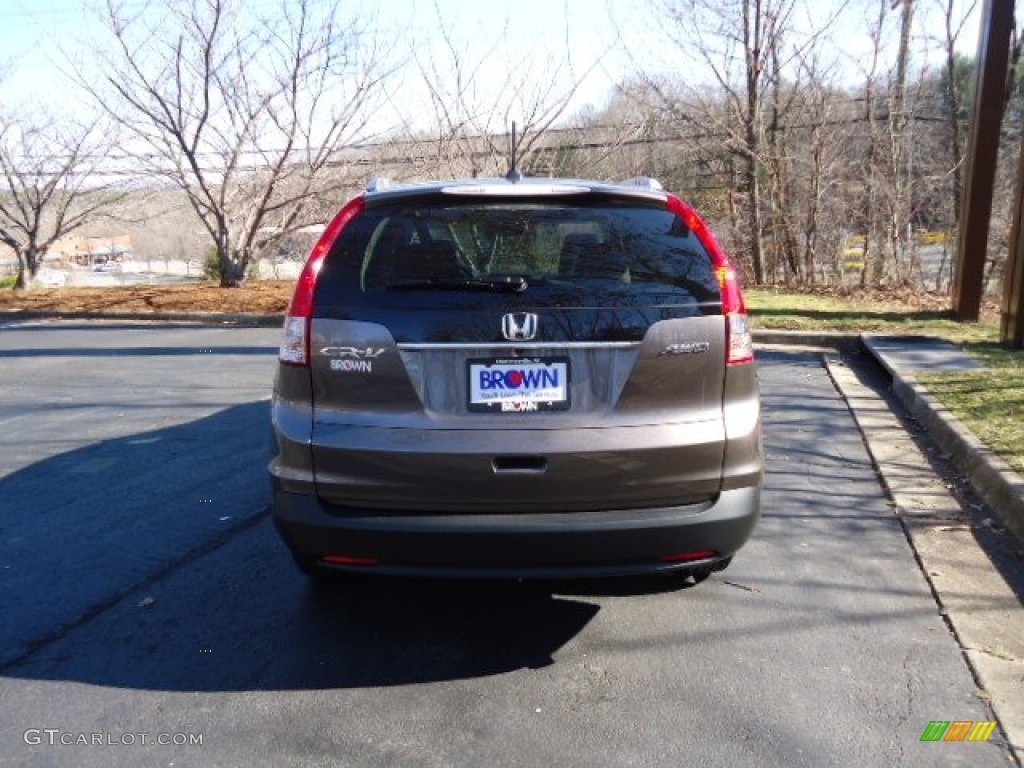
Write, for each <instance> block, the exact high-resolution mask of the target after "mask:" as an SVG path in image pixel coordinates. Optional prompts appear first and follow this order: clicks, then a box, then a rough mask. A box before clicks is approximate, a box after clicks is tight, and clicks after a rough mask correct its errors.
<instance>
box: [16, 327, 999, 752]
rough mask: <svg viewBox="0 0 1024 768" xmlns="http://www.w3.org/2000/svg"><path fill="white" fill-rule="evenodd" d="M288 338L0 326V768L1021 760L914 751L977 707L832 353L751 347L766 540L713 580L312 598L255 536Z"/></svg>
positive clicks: (285, 561) (937, 746)
mask: <svg viewBox="0 0 1024 768" xmlns="http://www.w3.org/2000/svg"><path fill="white" fill-rule="evenodd" d="M276 344H277V332H276V331H275V330H273V329H254V328H231V327H210V326H163V325H152V326H150V325H144V324H106V325H103V324H96V323H79V324H74V323H38V324H31V325H24V326H18V325H9V326H6V327H4V328H2V329H0V606H2V608H3V610H2V611H0V723H2V725H0V764H3V765H46V766H60V765H68V766H93V765H94V766H108V765H132V766H134V765H169V764H173V765H175V766H181V765H203V766H207V765H224V766H235V765H239V766H241V765H274V766H279V765H292V764H294V765H351V766H490V765H522V766H547V765H559V766H648V765H650V766H654V765H658V766H662V765H672V764H676V765H730V766H732V765H787V766H826V765H836V766H840V765H856V766H876V765H877V766H892V765H913V766H928V765H936V766H938V765H943V766H948V765H964V766H1005V765H1012V764H1014V763H1013V758H1012V756H1011V754H1010V752H1009V750H1008V748H1007V745H1006V742H1005V738H1004V736H1003V735H1002V733H1001V731H1000V729H998V728H997V729H996V730H995V732H994V733H993V734H992V736H991V738H990V739H989V740H988V741H987V742H981V743H976V742H961V743H953V742H922V741H921V736H922V733H923V732H924V730H925V729H926V728H927V727H928V725H929V723H930V722H931V721H936V720H950V721H953V720H956V721H990V720H992V719H993V715H992V711H991V710H990V708H989V707H988V705H987V703H986V701H985V697H984V696H983V695H979V693H980V692H979V690H978V687H977V685H976V683H975V680H974V678H973V677H972V674H971V671H970V669H969V667H968V665H967V664H966V662H965V659H964V655H963V653H962V651H961V648H960V646H959V645H958V643H957V641H956V638H954V636H953V635H952V634H951V633H950V631H949V628H948V626H947V624H946V622H945V621H944V618H943V616H942V612H941V609H940V606H939V604H938V603H937V602H936V599H935V596H934V595H933V593H932V591H931V588H930V586H929V584H928V582H927V581H926V580H925V578H924V575H923V574H922V572H921V569H920V567H919V565H918V562H917V560H916V559H915V554H914V550H913V549H912V548H911V546H910V544H909V543H908V540H907V537H906V535H905V533H904V530H903V528H902V527H901V525H900V522H899V521H898V520H897V518H896V516H895V515H894V514H893V511H892V508H891V503H890V500H889V499H888V497H887V496H886V493H885V491H884V489H883V485H882V482H881V481H880V478H879V476H878V474H877V472H876V469H875V467H874V465H873V464H872V462H871V459H870V457H869V455H868V453H867V450H866V448H865V445H864V442H863V439H862V436H861V433H860V431H859V430H858V427H857V425H856V423H855V422H854V419H853V417H852V416H851V414H850V411H849V409H848V408H847V405H846V403H845V402H844V400H843V399H842V398H841V397H840V395H839V394H838V392H837V391H836V389H835V387H834V385H833V383H832V380H831V379H830V378H829V376H828V374H827V372H826V370H825V369H824V368H823V367H822V364H821V360H820V355H816V354H814V353H811V352H798V351H783V350H767V351H764V352H762V353H761V355H760V366H761V368H760V371H761V382H762V390H763V397H764V406H765V427H766V432H765V444H766V452H767V460H768V461H767V476H766V487H765V495H764V515H763V517H762V520H761V522H760V524H759V527H758V529H757V531H756V532H755V534H754V538H753V539H752V541H751V542H750V544H748V546H747V547H746V548H745V549H744V550H743V551H742V552H741V553H740V554H739V555H738V556H737V558H736V561H735V562H734V564H733V566H732V567H731V568H729V569H728V570H726V571H724V572H722V573H719V574H715V575H713V576H712V577H711V578H710V579H709V580H708V581H707V582H705V583H704V584H701V585H699V586H696V587H693V588H680V587H679V586H678V585H677V584H674V583H666V582H665V581H661V580H654V581H650V580H646V581H639V582H637V581H629V582H622V581H619V582H611V583H604V582H599V583H568V584H540V585H518V584H483V585H481V584H475V585H474V584H460V583H432V582H426V583H402V582H392V581H382V582H377V581H365V582H359V583H356V584H353V585H350V586H346V587H344V588H336V589H326V590H325V589H316V588H313V587H311V586H310V585H308V584H307V583H306V581H305V579H304V577H302V576H301V575H299V574H298V572H297V571H296V570H295V569H294V567H293V566H292V564H291V562H290V560H289V557H288V555H287V552H286V551H285V549H284V547H283V545H282V544H281V543H280V542H279V541H278V539H277V538H276V534H275V533H274V531H273V529H272V527H271V525H270V523H269V519H268V504H269V488H268V484H267V481H266V477H265V462H266V458H267V454H268V440H269V433H268V426H267V412H268V402H267V398H268V395H269V390H270V383H271V377H272V375H273V368H274V362H275V358H274V354H275V352H276ZM94 734H99V735H100V736H101V737H102V738H101V739H100V740H99V742H100V743H93V742H94V741H95V739H93V735H94ZM142 734H146V736H145V738H143V737H142ZM197 735H198V736H199V737H200V738H201V742H202V743H201V744H196V743H185V744H180V743H174V742H177V741H181V738H179V737H182V736H183V737H184V738H185V740H186V741H188V740H192V741H195V737H196V736H197ZM81 736H84V737H86V738H85V741H86V742H88V743H84V744H83V743H82V739H81V738H80V737H81ZM158 736H167V737H169V738H168V739H167V741H169V742H172V743H168V744H166V745H165V744H152V743H149V742H150V739H154V740H155V739H157V737H158ZM69 741H70V742H72V743H63V742H69ZM51 742H52V743H51ZM129 742H130V743H129Z"/></svg>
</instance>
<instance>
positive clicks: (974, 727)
mask: <svg viewBox="0 0 1024 768" xmlns="http://www.w3.org/2000/svg"><path fill="white" fill-rule="evenodd" d="M995 727H996V722H995V720H978V721H977V722H975V721H974V720H953V721H952V722H950V721H949V720H932V721H931V722H930V723H928V726H927V727H926V728H925V729H924V733H922V734H921V741H988V737H989V736H991V735H992V731H994V730H995Z"/></svg>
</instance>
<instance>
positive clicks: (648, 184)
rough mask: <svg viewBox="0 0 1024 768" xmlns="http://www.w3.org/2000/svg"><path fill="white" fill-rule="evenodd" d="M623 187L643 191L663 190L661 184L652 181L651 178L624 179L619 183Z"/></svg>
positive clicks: (635, 177) (654, 180)
mask: <svg viewBox="0 0 1024 768" xmlns="http://www.w3.org/2000/svg"><path fill="white" fill-rule="evenodd" d="M619 184H620V185H621V186H623V187H640V188H641V189H653V190H662V189H664V187H663V186H661V182H660V181H658V180H657V179H652V178H651V177H650V176H634V177H633V178H631V179H623V180H622V181H620V182H619Z"/></svg>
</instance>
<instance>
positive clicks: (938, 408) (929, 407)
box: [861, 335, 1024, 541]
mask: <svg viewBox="0 0 1024 768" xmlns="http://www.w3.org/2000/svg"><path fill="white" fill-rule="evenodd" d="M871 342H872V337H871V336H869V335H862V336H861V343H862V344H863V345H864V348H865V349H866V350H867V351H868V352H870V353H871V354H872V355H873V356H874V358H875V359H876V360H878V362H879V363H880V364H881V365H882V366H883V367H884V368H885V369H886V370H887V371H888V372H889V374H890V375H891V376H892V389H893V393H894V394H895V395H896V397H898V398H899V400H900V402H902V403H903V405H904V407H905V408H906V409H907V412H908V413H910V415H911V416H913V417H914V418H915V419H916V420H917V421H918V422H919V423H920V424H921V425H922V426H924V427H925V429H927V430H928V435H929V436H930V437H931V439H932V440H933V441H934V442H935V444H936V445H937V446H938V447H939V448H940V449H941V450H942V451H943V452H944V453H945V454H947V455H948V456H949V457H950V459H951V460H952V461H953V463H954V465H955V466H956V467H957V469H959V470H960V471H961V472H962V473H963V474H964V475H965V476H966V477H967V479H968V480H970V483H971V485H972V486H973V487H974V490H975V491H977V493H978V495H979V496H981V498H982V499H984V500H985V503H987V504H988V505H989V506H990V507H992V509H993V511H995V513H996V514H997V515H998V516H999V517H1000V519H1001V520H1002V522H1003V523H1004V524H1006V526H1007V527H1009V528H1010V529H1011V530H1012V531H1013V532H1014V533H1015V534H1016V535H1017V537H1018V538H1019V539H1021V540H1022V541H1024V478H1022V477H1021V476H1020V475H1019V474H1017V472H1016V471H1015V470H1014V469H1013V468H1012V467H1010V465H1008V464H1007V463H1006V462H1005V461H1003V460H1002V459H1001V458H999V457H998V456H996V455H995V454H994V453H992V451H990V450H989V449H988V448H987V447H985V446H984V445H983V444H982V442H981V441H980V440H978V438H977V437H975V436H974V433H972V432H971V431H970V430H969V429H968V428H967V427H966V426H965V425H964V424H963V423H962V422H961V421H960V420H959V419H957V418H956V417H955V416H954V415H953V414H952V413H950V412H949V411H948V410H946V408H945V406H943V405H942V404H941V403H940V402H938V401H937V400H936V399H935V398H934V397H933V396H932V395H931V393H929V392H928V390H927V389H925V387H924V386H922V385H921V384H920V383H919V382H918V380H917V378H916V377H914V376H913V375H912V374H909V373H901V372H900V371H898V370H896V369H895V368H893V367H892V366H890V365H889V364H888V363H887V362H886V361H885V360H884V358H883V357H882V356H881V355H878V354H876V352H875V350H874V347H873V345H872V343H871Z"/></svg>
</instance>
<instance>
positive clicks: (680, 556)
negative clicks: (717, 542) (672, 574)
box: [661, 549, 718, 563]
mask: <svg viewBox="0 0 1024 768" xmlns="http://www.w3.org/2000/svg"><path fill="white" fill-rule="evenodd" d="M717 555H718V553H717V552H716V551H715V550H713V549H698V550H697V551H696V552H676V553H675V554H671V555H664V556H663V557H662V558H661V559H662V561H663V562H666V563H689V562H693V561H696V560H709V559H711V558H712V557H715V556H717Z"/></svg>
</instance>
